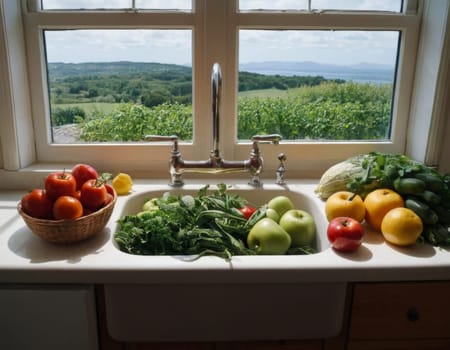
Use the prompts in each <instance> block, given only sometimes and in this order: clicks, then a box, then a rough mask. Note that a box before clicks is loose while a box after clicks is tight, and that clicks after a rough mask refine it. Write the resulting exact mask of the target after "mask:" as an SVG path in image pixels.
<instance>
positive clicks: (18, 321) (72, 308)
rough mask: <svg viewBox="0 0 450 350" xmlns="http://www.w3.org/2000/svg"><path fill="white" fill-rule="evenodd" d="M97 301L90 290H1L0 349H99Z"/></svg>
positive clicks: (84, 288)
mask: <svg viewBox="0 0 450 350" xmlns="http://www.w3.org/2000/svg"><path fill="white" fill-rule="evenodd" d="M94 300H95V299H94V293H93V289H92V288H90V287H87V286H79V287H78V286H77V287H57V286H0V349H2V350H17V349H20V350H26V349H33V350H35V349H45V350H52V349H55V350H61V349H63V350H70V349H73V350H94V349H97V348H98V342H97V326H96V317H95V308H94V306H95V302H94Z"/></svg>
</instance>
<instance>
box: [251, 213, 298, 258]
mask: <svg viewBox="0 0 450 350" xmlns="http://www.w3.org/2000/svg"><path fill="white" fill-rule="evenodd" d="M247 244H248V247H249V248H250V249H253V250H255V251H256V253H257V254H261V255H282V254H285V253H286V252H287V250H288V249H289V247H290V246H291V237H290V236H289V234H288V233H287V232H286V231H285V230H283V229H282V228H281V226H280V225H278V224H277V223H276V222H275V221H273V220H272V219H269V218H263V219H261V220H259V221H258V222H257V223H256V224H255V225H254V226H253V227H252V229H251V230H250V232H249V234H248V236H247Z"/></svg>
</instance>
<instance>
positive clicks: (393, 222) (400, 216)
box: [381, 208, 423, 246]
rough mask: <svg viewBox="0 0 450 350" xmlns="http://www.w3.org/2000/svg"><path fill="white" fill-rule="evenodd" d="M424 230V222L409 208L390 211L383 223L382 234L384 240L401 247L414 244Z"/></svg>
mask: <svg viewBox="0 0 450 350" xmlns="http://www.w3.org/2000/svg"><path fill="white" fill-rule="evenodd" d="M422 230H423V223H422V220H421V219H420V217H419V216H418V215H417V214H416V213H414V212H413V211H412V210H411V209H408V208H394V209H392V210H390V211H389V212H388V213H387V214H386V215H385V216H384V218H383V221H382V222H381V233H382V234H383V236H384V239H385V240H386V241H388V242H389V243H392V244H395V245H400V246H407V245H411V244H414V243H415V242H416V241H417V238H419V236H420V235H421V233H422Z"/></svg>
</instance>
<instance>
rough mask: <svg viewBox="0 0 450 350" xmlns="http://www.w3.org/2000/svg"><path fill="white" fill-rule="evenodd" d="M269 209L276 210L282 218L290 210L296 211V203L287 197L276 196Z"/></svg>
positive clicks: (269, 204)
mask: <svg viewBox="0 0 450 350" xmlns="http://www.w3.org/2000/svg"><path fill="white" fill-rule="evenodd" d="M267 208H269V209H273V210H275V211H276V212H277V213H278V215H279V216H280V218H281V217H282V216H283V214H284V213H285V212H287V211H288V210H291V209H294V203H292V201H291V200H290V198H289V197H286V196H276V197H274V198H272V199H271V200H270V201H269V203H267Z"/></svg>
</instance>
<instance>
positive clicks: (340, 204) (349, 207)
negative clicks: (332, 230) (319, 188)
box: [325, 191, 366, 222]
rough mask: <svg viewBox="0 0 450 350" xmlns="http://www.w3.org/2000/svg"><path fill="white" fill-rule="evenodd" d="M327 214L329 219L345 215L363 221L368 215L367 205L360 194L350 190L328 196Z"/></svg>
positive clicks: (326, 203)
mask: <svg viewBox="0 0 450 350" xmlns="http://www.w3.org/2000/svg"><path fill="white" fill-rule="evenodd" d="M325 214H326V215H327V219H328V221H331V220H333V219H334V218H337V217H340V216H344V217H350V218H353V219H355V220H358V221H359V222H362V221H363V220H364V217H365V215H366V207H365V206H364V202H363V200H362V198H361V197H360V196H359V195H358V194H356V193H353V192H349V191H339V192H335V193H333V194H332V195H331V196H330V197H328V199H327V201H326V202H325Z"/></svg>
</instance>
